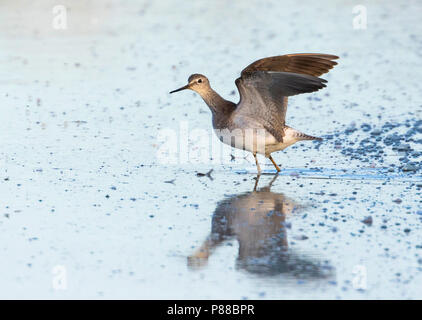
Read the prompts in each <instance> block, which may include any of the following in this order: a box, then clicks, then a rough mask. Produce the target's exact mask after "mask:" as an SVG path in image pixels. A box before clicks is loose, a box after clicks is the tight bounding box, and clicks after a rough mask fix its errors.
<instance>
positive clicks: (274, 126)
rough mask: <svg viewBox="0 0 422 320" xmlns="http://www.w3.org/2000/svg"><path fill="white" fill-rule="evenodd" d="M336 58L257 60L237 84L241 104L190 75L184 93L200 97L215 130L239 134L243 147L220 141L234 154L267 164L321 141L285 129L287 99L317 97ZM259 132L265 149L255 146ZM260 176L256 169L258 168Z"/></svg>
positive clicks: (302, 55)
mask: <svg viewBox="0 0 422 320" xmlns="http://www.w3.org/2000/svg"><path fill="white" fill-rule="evenodd" d="M335 59H338V57H337V56H334V55H328V54H319V53H299V54H287V55H283V56H275V57H269V58H263V59H260V60H257V61H255V62H253V63H251V64H250V65H248V66H247V67H246V68H245V69H243V71H242V73H241V76H240V78H238V79H236V82H235V83H236V86H237V88H238V90H239V94H240V101H239V102H238V103H237V104H235V103H233V102H231V101H228V100H225V99H223V98H222V97H221V96H220V95H219V94H218V93H217V92H215V91H214V90H213V89H212V88H211V86H210V84H209V81H208V79H207V77H205V76H203V75H201V74H193V75H191V76H190V77H189V79H188V84H187V85H186V86H184V87H182V88H180V89H177V90H174V91H172V92H171V93H173V92H177V91H180V90H183V89H191V90H194V91H196V92H197V93H199V94H200V95H201V97H202V98H203V100H204V101H205V103H206V104H207V105H208V106H209V108H210V110H211V112H212V122H213V127H214V129H228V130H229V131H234V130H239V129H240V130H241V131H242V132H243V139H244V144H243V145H242V146H239V145H233V143H232V142H230V141H231V140H229V142H227V141H224V140H223V138H222V137H221V136H219V138H220V140H222V141H223V142H224V143H228V144H230V145H232V146H233V147H236V148H242V149H246V150H248V151H251V152H252V153H253V155H254V157H255V159H256V154H257V153H262V154H264V155H265V156H266V157H268V158H270V160H271V161H272V162H273V164H274V166H275V167H276V169H277V171H279V168H278V166H277V165H276V164H275V162H274V160H273V159H272V157H271V153H272V152H274V151H279V150H283V149H285V148H286V147H288V146H289V145H292V144H294V143H296V142H297V141H301V140H321V138H317V137H313V136H310V135H307V134H304V133H302V132H300V131H298V130H295V129H293V128H290V127H288V126H287V125H286V123H285V118H286V111H287V102H288V97H289V96H294V95H297V94H301V93H309V92H314V91H318V90H320V89H322V88H324V87H325V86H326V83H327V81H326V80H324V79H321V78H318V77H319V76H320V75H322V74H324V73H326V72H328V71H329V70H330V69H332V68H333V67H334V66H335V65H336V64H337V62H335V61H333V60H335ZM248 129H252V130H254V132H255V133H254V136H253V137H254V139H255V140H254V141H255V144H249V145H247V144H246V139H245V137H246V131H247V130H248ZM259 130H263V131H264V132H265V137H264V139H263V142H262V145H263V148H262V149H259V148H258V147H257V146H256V144H257V143H259V142H257V141H258V140H257V139H259V138H260V137H258V136H257V132H258V131H259ZM256 163H257V167H258V173H259V172H260V167H259V164H258V162H256Z"/></svg>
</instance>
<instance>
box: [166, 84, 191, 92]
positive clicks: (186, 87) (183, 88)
mask: <svg viewBox="0 0 422 320" xmlns="http://www.w3.org/2000/svg"><path fill="white" fill-rule="evenodd" d="M185 89H189V85H188V84H187V85H185V86H183V87H181V88H179V89H176V90H173V91H170V93H175V92H178V91H182V90H185Z"/></svg>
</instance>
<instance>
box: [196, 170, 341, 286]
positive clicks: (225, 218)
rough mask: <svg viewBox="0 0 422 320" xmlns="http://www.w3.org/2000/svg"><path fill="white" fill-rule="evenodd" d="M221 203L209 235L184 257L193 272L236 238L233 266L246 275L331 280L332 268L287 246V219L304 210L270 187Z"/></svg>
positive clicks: (233, 197) (215, 213)
mask: <svg viewBox="0 0 422 320" xmlns="http://www.w3.org/2000/svg"><path fill="white" fill-rule="evenodd" d="M276 178H277V176H275V177H274V178H273V180H272V181H271V182H270V183H269V185H268V186H266V187H264V188H261V189H259V190H257V184H258V180H259V177H258V178H257V181H256V183H255V187H254V190H253V191H252V192H247V193H243V194H240V195H235V196H232V197H230V198H228V199H225V200H222V201H220V202H219V203H218V204H217V207H216V209H215V212H214V215H213V217H212V227H211V234H210V235H209V236H208V238H207V239H206V240H205V241H204V243H203V244H202V245H201V247H200V248H199V249H198V250H196V251H195V252H194V253H193V254H192V255H191V256H189V257H188V266H189V267H190V268H192V269H197V268H201V267H203V266H205V265H206V264H207V261H208V258H209V256H210V255H211V254H212V252H213V251H214V249H215V248H217V247H218V246H219V245H221V244H222V243H223V242H224V241H225V240H229V239H232V238H236V239H237V241H238V242H239V253H238V258H237V261H236V266H237V268H239V269H243V270H246V271H248V272H251V273H254V274H258V275H264V276H274V275H280V274H285V275H286V276H289V277H293V278H297V279H322V278H331V276H332V275H333V271H334V270H333V268H332V267H331V266H330V265H329V264H327V263H326V262H322V261H319V260H318V259H317V258H315V257H312V256H308V255H303V254H300V253H295V252H293V251H292V249H290V248H289V246H288V237H287V233H288V229H289V228H288V222H287V221H286V220H288V217H289V216H290V215H292V214H295V213H296V212H300V211H304V210H305V209H306V207H304V206H301V205H299V204H298V203H296V202H295V201H294V200H292V199H290V198H288V197H286V196H284V195H283V194H282V193H274V192H271V191H270V189H271V186H272V184H273V183H274V181H275V179H276Z"/></svg>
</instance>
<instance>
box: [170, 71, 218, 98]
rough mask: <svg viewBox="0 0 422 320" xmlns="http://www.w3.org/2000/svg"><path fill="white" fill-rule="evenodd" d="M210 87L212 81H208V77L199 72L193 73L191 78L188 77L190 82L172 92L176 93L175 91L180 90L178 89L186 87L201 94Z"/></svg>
mask: <svg viewBox="0 0 422 320" xmlns="http://www.w3.org/2000/svg"><path fill="white" fill-rule="evenodd" d="M209 88H210V82H209V81H208V78H207V77H206V76H204V75H202V74H199V73H195V74H192V75H191V76H190V77H189V78H188V84H187V85H185V86H183V87H181V88H179V89H176V90H173V91H171V92H170V93H174V92H178V91H182V90H185V89H190V90H193V91H195V92H197V93H199V94H201V92H205V91H207V90H208V89H209Z"/></svg>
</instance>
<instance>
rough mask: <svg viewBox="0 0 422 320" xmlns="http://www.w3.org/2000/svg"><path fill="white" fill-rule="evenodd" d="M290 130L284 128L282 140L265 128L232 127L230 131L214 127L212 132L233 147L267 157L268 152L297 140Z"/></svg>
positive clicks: (280, 148)
mask: <svg viewBox="0 0 422 320" xmlns="http://www.w3.org/2000/svg"><path fill="white" fill-rule="evenodd" d="M290 130H291V129H290V128H286V129H285V136H284V137H283V142H278V141H277V139H276V138H275V137H274V136H273V135H272V134H271V133H269V132H268V131H267V130H265V129H234V130H231V131H230V130H228V129H214V132H215V134H216V135H217V137H218V138H219V139H220V141H221V142H223V143H225V144H227V145H230V146H232V147H233V148H237V149H242V150H247V151H250V152H252V153H259V154H263V155H265V156H267V157H268V156H269V155H270V153H272V152H275V151H280V150H283V149H285V148H287V147H288V146H290V145H292V144H294V143H295V142H296V141H297V140H295V139H294V136H293V135H292V134H289V133H290V132H289V131H290Z"/></svg>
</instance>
